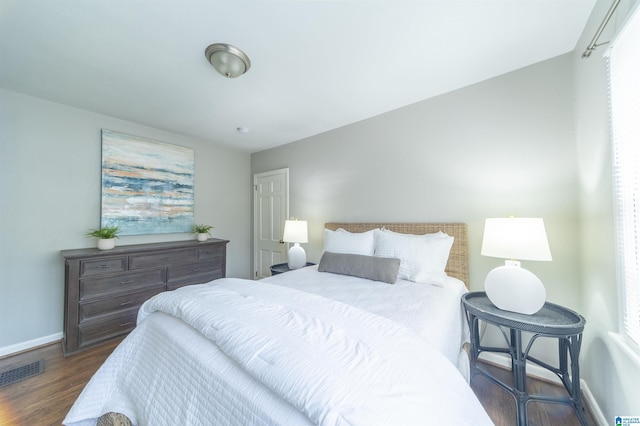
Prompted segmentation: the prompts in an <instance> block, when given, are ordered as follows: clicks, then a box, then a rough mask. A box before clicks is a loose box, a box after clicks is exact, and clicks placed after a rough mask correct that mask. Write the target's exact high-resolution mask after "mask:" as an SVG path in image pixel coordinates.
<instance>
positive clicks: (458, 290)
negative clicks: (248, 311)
mask: <svg viewBox="0 0 640 426" xmlns="http://www.w3.org/2000/svg"><path fill="white" fill-rule="evenodd" d="M262 282H269V283H273V284H278V285H281V286H285V287H290V288H297V289H300V290H304V291H306V292H309V293H314V294H318V295H320V296H324V297H327V298H329V299H332V300H339V301H341V302H344V303H346V304H349V305H352V306H356V307H358V308H361V309H364V310H366V311H369V312H373V313H375V314H378V315H381V316H383V317H386V318H389V319H392V320H394V321H397V322H399V323H400V324H403V325H405V326H407V327H409V328H410V329H412V330H413V331H414V332H415V333H417V334H419V335H420V336H422V337H423V338H424V339H425V340H427V341H428V342H429V343H431V344H432V345H434V346H435V347H436V348H437V349H438V350H439V351H440V352H442V353H443V354H444V355H445V356H446V357H447V358H448V359H449V360H450V361H451V362H452V363H453V364H455V365H457V366H458V369H459V370H460V371H461V373H462V374H463V375H465V377H466V376H467V368H468V358H467V357H466V356H464V357H462V358H461V357H460V354H461V348H462V343H464V342H466V341H468V332H467V327H466V321H464V318H463V313H462V309H461V305H460V298H461V297H462V295H463V294H464V293H466V291H467V289H466V287H465V285H464V283H463V282H462V281H460V280H458V279H456V278H453V277H446V280H445V283H444V285H443V286H442V287H439V286H435V285H430V284H419V283H415V282H411V281H405V280H398V281H397V282H396V283H395V284H386V283H383V282H379V281H370V280H367V279H363V278H357V277H352V276H349V275H339V274H332V273H328V272H318V266H317V265H316V266H309V267H306V268H301V269H297V270H294V271H290V272H287V273H286V274H279V275H275V276H273V277H268V278H264V279H263V280H262Z"/></svg>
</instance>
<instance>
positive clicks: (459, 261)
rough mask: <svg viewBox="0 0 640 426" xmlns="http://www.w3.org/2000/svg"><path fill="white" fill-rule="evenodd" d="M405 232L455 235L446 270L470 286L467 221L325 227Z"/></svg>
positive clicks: (353, 224)
mask: <svg viewBox="0 0 640 426" xmlns="http://www.w3.org/2000/svg"><path fill="white" fill-rule="evenodd" d="M383 226H384V227H385V228H386V229H388V230H390V231H394V232H400V233H403V234H416V235H422V234H432V233H434V232H438V231H442V232H444V233H446V234H449V235H451V236H452V237H453V246H452V247H451V252H450V254H449V261H448V262H447V267H446V269H445V270H446V271H447V274H448V275H449V276H452V277H456V278H458V279H459V280H462V281H464V284H465V285H466V286H467V288H469V240H468V237H467V224H466V223H325V224H324V227H325V228H327V229H330V230H332V231H335V230H336V229H338V228H342V229H344V230H345V231H349V232H365V231H369V230H370V229H376V228H382V227H383Z"/></svg>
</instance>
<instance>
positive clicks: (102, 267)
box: [80, 256, 127, 277]
mask: <svg viewBox="0 0 640 426" xmlns="http://www.w3.org/2000/svg"><path fill="white" fill-rule="evenodd" d="M126 270H127V256H119V257H107V258H100V259H91V260H81V261H80V276H81V277H88V276H92V275H102V274H112V273H115V272H121V271H126Z"/></svg>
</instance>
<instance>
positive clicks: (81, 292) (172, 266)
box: [62, 238, 229, 355]
mask: <svg viewBox="0 0 640 426" xmlns="http://www.w3.org/2000/svg"><path fill="white" fill-rule="evenodd" d="M228 242H229V241H227V240H220V239H216V238H212V239H209V240H207V241H203V242H198V241H176V242H169V243H153V244H138V245H129V246H120V247H116V248H114V249H112V250H98V249H79V250H64V251H62V256H63V257H64V261H65V287H64V288H65V306H64V339H63V341H62V349H63V351H64V354H65V355H69V354H72V353H74V352H77V351H80V350H82V349H85V348H87V347H89V346H92V345H95V344H97V343H100V342H103V341H105V340H108V339H111V338H113V337H116V336H120V335H122V334H125V333H128V332H129V331H131V330H132V329H133V328H134V327H135V325H136V317H137V315H138V308H139V307H140V305H142V303H143V302H144V301H145V300H147V299H149V298H150V297H151V296H153V295H155V294H158V293H160V292H163V291H167V290H174V289H176V288H178V287H182V286H185V285H191V284H201V283H205V282H208V281H211V280H215V279H217V278H223V277H224V276H225V275H226V264H227V243H228Z"/></svg>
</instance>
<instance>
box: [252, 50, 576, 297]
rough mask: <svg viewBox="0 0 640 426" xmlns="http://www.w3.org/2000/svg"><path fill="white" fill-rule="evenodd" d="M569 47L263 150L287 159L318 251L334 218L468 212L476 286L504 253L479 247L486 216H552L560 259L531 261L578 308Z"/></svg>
mask: <svg viewBox="0 0 640 426" xmlns="http://www.w3.org/2000/svg"><path fill="white" fill-rule="evenodd" d="M572 91H573V87H572V62H571V56H570V55H565V56H561V57H558V58H555V59H552V60H549V61H546V62H543V63H539V64H536V65H533V66H530V67H527V68H524V69H521V70H518V71H516V72H512V73H509V74H507V75H503V76H501V77H498V78H494V79H491V80H488V81H485V82H482V83H479V84H475V85H473V86H470V87H466V88H463V89H461V90H458V91H455V92H452V93H448V94H445V95H442V96H439V97H436V98H433V99H429V100H426V101H423V102H420V103H417V104H414V105H410V106H407V107H405V108H402V109H399V110H396V111H393V112H390V113H387V114H383V115H380V116H377V117H374V118H371V119H369V120H365V121H362V122H358V123H355V124H352V125H349V126H346V127H343V128H340V129H336V130H333V131H330V132H327V133H324V134H320V135H317V136H314V137H311V138H308V139H305V140H302V141H299V142H295V143H292V144H288V145H284V146H281V147H278V148H273V149H270V150H266V151H262V152H259V153H254V154H252V156H251V170H252V173H258V172H264V171H268V170H273V169H278V168H282V167H289V172H290V175H289V178H290V215H292V216H295V217H298V218H300V219H306V220H308V221H309V234H310V235H309V239H310V242H309V244H307V245H306V247H305V248H306V250H307V253H308V257H309V259H310V260H314V261H317V260H318V259H319V256H320V252H321V249H322V227H323V223H324V222H328V221H383V222H385V221H386V222H407V221H418V222H424V221H447V222H453V221H461V222H466V223H468V224H469V233H470V235H469V242H470V252H471V253H470V258H471V260H470V263H471V288H472V289H481V288H482V287H483V283H484V277H485V276H486V274H487V272H488V271H490V270H491V269H492V268H493V267H496V266H498V265H500V264H502V263H503V260H500V259H493V258H486V257H483V256H481V255H480V246H481V242H482V232H483V227H484V219H485V218H487V217H504V216H507V215H509V214H511V213H513V214H515V215H516V216H520V217H527V216H532V217H543V218H544V220H545V224H546V227H547V233H548V236H549V242H550V245H551V251H552V255H553V262H523V266H525V267H527V268H528V269H530V270H531V271H533V272H534V273H535V274H537V275H538V276H539V277H540V278H541V279H542V281H543V282H544V283H545V285H546V288H547V292H548V300H550V301H553V302H558V303H563V304H565V305H568V306H570V307H572V308H576V309H578V308H580V306H579V302H580V298H577V297H575V295H576V294H579V290H580V280H579V277H578V275H579V274H578V272H579V271H578V249H577V244H578V217H577V208H578V204H577V181H576V160H575V152H574V140H575V138H574V131H573V115H572Z"/></svg>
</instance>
